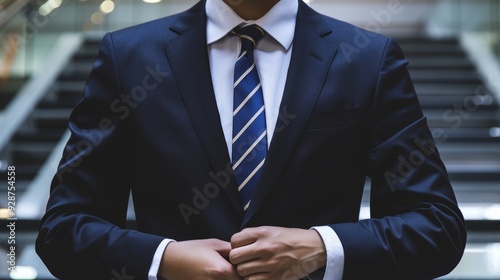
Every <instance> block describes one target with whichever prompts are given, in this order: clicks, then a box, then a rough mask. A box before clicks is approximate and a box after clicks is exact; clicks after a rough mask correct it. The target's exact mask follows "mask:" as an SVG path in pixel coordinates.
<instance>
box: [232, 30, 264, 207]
mask: <svg viewBox="0 0 500 280" xmlns="http://www.w3.org/2000/svg"><path fill="white" fill-rule="evenodd" d="M233 33H234V34H236V35H237V36H239V37H240V38H241V53H240V55H239V57H238V60H237V61H236V65H235V68H234V81H235V82H234V103H233V104H234V105H233V148H232V150H233V152H232V156H233V158H232V161H233V170H234V174H235V179H236V183H237V186H238V191H239V193H240V197H241V200H242V202H243V206H244V207H243V209H244V210H245V211H246V210H247V208H248V206H249V205H250V201H251V199H252V196H253V193H254V191H255V188H256V186H257V183H258V181H259V177H260V173H261V170H262V166H263V165H264V161H265V159H266V154H267V132H266V116H265V113H264V97H263V95H262V86H261V83H260V79H259V74H258V73H257V69H256V68H255V63H254V55H253V50H254V48H255V45H256V44H257V42H258V40H260V39H261V38H262V37H263V36H264V30H262V28H260V27H259V26H257V25H249V26H245V27H236V28H235V29H234V30H233Z"/></svg>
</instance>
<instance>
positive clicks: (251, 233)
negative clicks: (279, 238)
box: [231, 228, 264, 248]
mask: <svg viewBox="0 0 500 280" xmlns="http://www.w3.org/2000/svg"><path fill="white" fill-rule="evenodd" d="M263 231H264V228H246V229H244V230H242V231H240V232H238V233H236V234H234V235H233V236H232V237H231V246H232V247H233V248H238V247H242V246H246V245H249V244H252V243H254V242H255V241H257V239H258V238H259V236H261V235H263V234H264V233H263Z"/></svg>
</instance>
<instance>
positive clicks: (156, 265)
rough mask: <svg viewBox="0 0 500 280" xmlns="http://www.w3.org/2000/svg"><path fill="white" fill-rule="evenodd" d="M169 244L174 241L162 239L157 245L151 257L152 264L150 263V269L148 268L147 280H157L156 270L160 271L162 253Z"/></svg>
mask: <svg viewBox="0 0 500 280" xmlns="http://www.w3.org/2000/svg"><path fill="white" fill-rule="evenodd" d="M170 242H175V240H173V239H163V241H162V242H161V243H160V245H158V248H156V252H155V254H154V256H153V262H152V263H151V267H150V268H149V272H148V280H158V278H157V277H158V270H160V264H161V260H162V257H163V252H165V249H166V248H167V245H168V244H170Z"/></svg>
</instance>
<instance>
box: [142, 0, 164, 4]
mask: <svg viewBox="0 0 500 280" xmlns="http://www.w3.org/2000/svg"><path fill="white" fill-rule="evenodd" d="M142 1H143V2H144V3H148V4H156V3H160V2H161V0H142Z"/></svg>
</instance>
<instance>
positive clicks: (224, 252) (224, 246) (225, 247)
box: [207, 239, 232, 258]
mask: <svg viewBox="0 0 500 280" xmlns="http://www.w3.org/2000/svg"><path fill="white" fill-rule="evenodd" d="M207 242H209V243H210V247H211V248H212V249H213V250H215V251H216V252H218V253H219V254H220V255H221V256H223V257H224V258H229V252H231V249H232V247H231V243H229V242H227V241H222V240H219V239H209V240H208V241H207Z"/></svg>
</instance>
